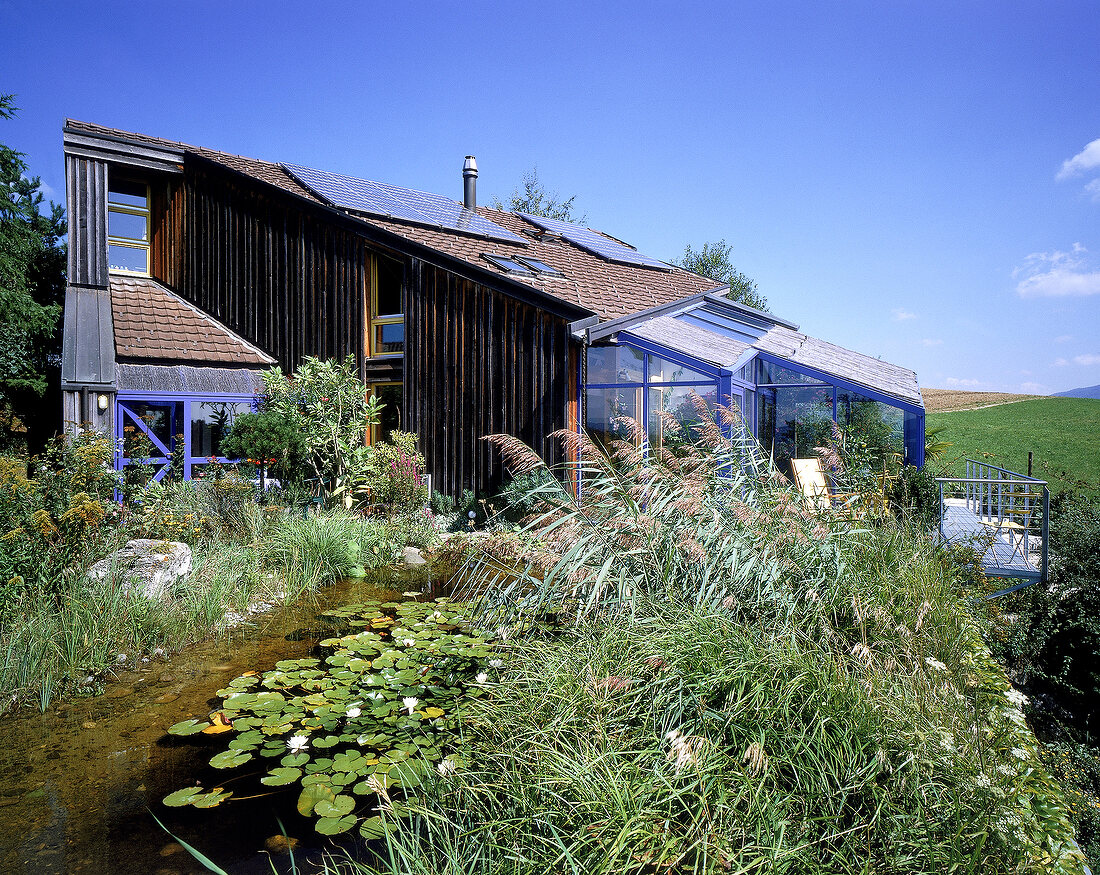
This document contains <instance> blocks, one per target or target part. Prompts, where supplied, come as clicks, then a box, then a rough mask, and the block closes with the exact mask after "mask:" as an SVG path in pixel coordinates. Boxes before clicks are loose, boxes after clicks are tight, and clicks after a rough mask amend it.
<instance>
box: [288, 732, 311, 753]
mask: <svg viewBox="0 0 1100 875" xmlns="http://www.w3.org/2000/svg"><path fill="white" fill-rule="evenodd" d="M286 746H287V750H289V751H290V752H291V753H301V752H302V751H304V750H305V749H306V748H307V747H309V736H308V735H292V736H290V740H289V741H288V742H287V743H286Z"/></svg>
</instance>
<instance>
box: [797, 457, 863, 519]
mask: <svg viewBox="0 0 1100 875" xmlns="http://www.w3.org/2000/svg"><path fill="white" fill-rule="evenodd" d="M791 470H792V472H793V474H794V485H795V486H797V487H798V490H799V492H801V493H802V495H803V497H804V498H805V499H806V504H807V505H808V506H809V508H810V510H829V509H833V510H837V509H845V510H853V509H855V507H856V506H857V505H858V503H859V496H858V495H854V494H852V493H850V492H837V491H836V490H835V489H832V488H831V487H830V486H829V480H828V478H827V477H826V476H825V469H824V468H822V467H821V459H818V458H813V459H791Z"/></svg>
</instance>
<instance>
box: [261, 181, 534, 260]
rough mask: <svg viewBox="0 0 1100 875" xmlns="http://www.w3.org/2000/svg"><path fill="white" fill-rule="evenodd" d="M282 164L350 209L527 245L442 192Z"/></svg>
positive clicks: (318, 193) (306, 182)
mask: <svg viewBox="0 0 1100 875" xmlns="http://www.w3.org/2000/svg"><path fill="white" fill-rule="evenodd" d="M282 166H283V167H285V168H286V170H287V172H289V173H290V174H291V175H292V176H293V177H294V178H295V179H297V180H298V181H299V182H300V183H302V185H304V186H306V188H308V189H310V190H311V191H313V192H314V193H315V194H317V195H320V196H321V197H322V198H324V199H325V200H327V201H328V202H329V203H331V204H335V205H336V206H338V207H343V208H344V209H347V210H354V211H355V212H357V213H367V214H369V215H372V216H383V217H385V218H389V219H398V220H400V221H403V222H412V223H414V224H416V225H428V226H429V227H433V228H447V229H449V230H451V231H461V232H462V233H464V234H472V235H474V236H477V237H489V238H491V239H493V240H505V241H507V242H509V243H522V244H524V245H526V244H527V241H526V240H524V239H523V238H522V237H519V236H517V235H516V234H513V233H512V232H511V231H507V230H505V229H504V228H502V227H500V225H497V224H496V223H494V222H490V221H489V220H488V219H486V218H483V217H482V216H479V215H478V214H477V213H475V212H473V211H472V210H468V209H466V208H465V207H464V206H462V204H460V203H458V202H457V201H453V200H451V199H450V198H447V197H443V195H440V194H429V193H428V192H424V191H416V190H414V189H411V188H401V187H400V186H397V185H388V184H386V183H384V182H373V181H372V180H369V179H357V178H356V177H354V176H344V175H343V174H341V173H330V172H328V171H327V170H314V169H313V168H312V167H302V166H301V165H299V164H284V165H282Z"/></svg>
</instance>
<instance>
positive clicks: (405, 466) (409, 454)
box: [363, 431, 428, 513]
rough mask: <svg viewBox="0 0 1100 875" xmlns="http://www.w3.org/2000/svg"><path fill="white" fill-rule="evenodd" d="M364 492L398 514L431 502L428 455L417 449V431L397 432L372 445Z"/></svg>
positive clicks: (371, 500)
mask: <svg viewBox="0 0 1100 875" xmlns="http://www.w3.org/2000/svg"><path fill="white" fill-rule="evenodd" d="M363 491H364V492H365V493H366V494H367V495H368V496H369V500H370V502H371V503H372V504H381V505H385V506H386V507H387V508H388V509H390V510H391V511H392V512H394V513H412V512H414V511H419V510H420V509H421V508H422V507H424V506H425V505H426V504H427V503H428V484H427V479H426V478H425V476H424V456H423V455H421V454H420V453H419V452H418V451H417V449H416V435H415V434H413V433H412V432H407V431H394V432H391V433H390V437H389V440H388V441H382V442H380V443H377V444H374V445H373V446H372V447H371V448H370V456H369V461H368V462H367V466H366V476H365V478H364V482H363Z"/></svg>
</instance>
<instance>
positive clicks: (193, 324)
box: [111, 275, 275, 366]
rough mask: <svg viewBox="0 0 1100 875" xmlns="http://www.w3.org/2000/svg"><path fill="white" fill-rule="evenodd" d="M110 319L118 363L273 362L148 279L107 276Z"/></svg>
mask: <svg viewBox="0 0 1100 875" xmlns="http://www.w3.org/2000/svg"><path fill="white" fill-rule="evenodd" d="M111 317H112V319H113V320H114V329H115V354H116V355H117V356H118V359H119V361H133V360H150V359H152V360H156V361H166V362H167V361H170V362H187V363H188V364H216V365H242V366H243V365H249V366H256V365H261V366H267V365H273V364H275V359H273V358H271V356H269V355H267V354H265V353H263V352H261V351H260V350H259V349H257V348H256V347H254V346H252V344H250V343H248V342H247V341H246V340H244V339H243V338H241V337H238V336H237V335H236V334H234V333H233V332H232V331H230V330H229V329H228V328H226V327H225V326H224V325H222V324H221V323H220V322H218V321H217V320H216V319H214V318H213V317H211V316H208V315H207V314H206V313H203V312H202V311H201V310H199V309H198V308H197V307H195V306H193V305H191V304H188V303H187V302H186V301H184V300H183V299H182V298H180V297H179V296H178V295H175V294H173V293H172V292H171V291H169V290H168V289H167V288H166V287H164V286H162V285H161V284H160V283H158V282H157V281H156V280H154V279H150V278H149V277H140V276H120V275H113V276H112V277H111Z"/></svg>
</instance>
